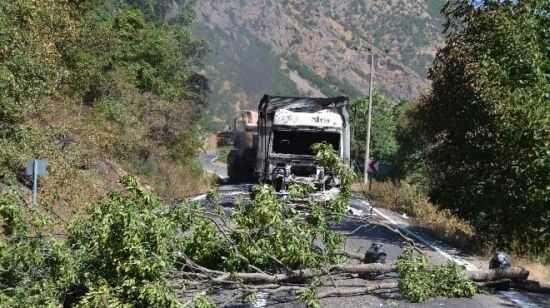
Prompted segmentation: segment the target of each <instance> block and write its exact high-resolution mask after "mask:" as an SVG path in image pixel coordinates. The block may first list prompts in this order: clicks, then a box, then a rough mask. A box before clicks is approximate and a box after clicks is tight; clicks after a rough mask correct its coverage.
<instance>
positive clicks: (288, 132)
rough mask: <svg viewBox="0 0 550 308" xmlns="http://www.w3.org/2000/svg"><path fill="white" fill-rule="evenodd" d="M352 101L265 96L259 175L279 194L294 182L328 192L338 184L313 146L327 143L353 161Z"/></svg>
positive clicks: (260, 114) (261, 112)
mask: <svg viewBox="0 0 550 308" xmlns="http://www.w3.org/2000/svg"><path fill="white" fill-rule="evenodd" d="M347 104H348V98H347V97H335V98H309V97H281V96H268V95H265V96H264V97H263V98H262V100H261V101H260V104H259V107H258V135H257V144H256V147H257V149H256V150H255V151H256V166H255V176H256V178H258V179H259V180H260V181H261V182H268V183H271V184H272V185H273V186H274V187H275V189H276V190H277V191H281V190H285V189H286V188H287V185H288V184H289V183H292V182H301V183H309V184H312V185H314V186H316V187H317V188H318V189H322V190H324V189H325V188H327V186H330V187H334V186H338V185H339V181H338V179H337V178H335V177H333V175H331V174H327V172H325V170H324V169H323V167H322V166H319V165H318V164H317V162H316V161H315V159H314V153H313V151H312V145H314V144H316V143H321V142H326V143H328V144H330V145H332V147H333V148H334V149H335V150H336V151H337V152H338V153H339V154H340V158H341V159H342V160H343V161H344V162H345V163H346V164H348V165H349V163H350V125H349V121H348V119H349V116H348V112H347V109H346V108H347Z"/></svg>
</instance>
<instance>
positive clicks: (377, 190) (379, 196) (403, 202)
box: [363, 182, 475, 249]
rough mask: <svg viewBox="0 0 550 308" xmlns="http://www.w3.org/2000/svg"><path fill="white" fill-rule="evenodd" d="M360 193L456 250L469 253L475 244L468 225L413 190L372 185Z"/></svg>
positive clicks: (393, 185) (398, 186) (411, 187)
mask: <svg viewBox="0 0 550 308" xmlns="http://www.w3.org/2000/svg"><path fill="white" fill-rule="evenodd" d="M363 193H365V194H366V195H367V196H369V197H370V198H371V199H373V200H375V202H376V205H377V206H380V207H383V208H387V209H389V210H392V211H395V212H397V213H400V214H407V215H408V216H409V217H411V219H412V222H413V224H414V225H416V226H419V227H422V228H423V229H425V230H427V231H428V232H430V233H432V234H433V235H435V236H436V237H438V238H441V239H444V240H445V241H447V242H449V243H450V244H452V245H454V246H455V247H459V248H462V249H472V248H473V247H472V244H473V243H475V241H474V239H475V230H474V228H473V227H472V226H470V225H469V224H468V223H467V222H465V221H463V220H461V219H460V218H458V217H456V216H454V215H452V214H451V212H450V211H448V210H442V209H440V208H439V207H437V206H436V205H434V204H432V203H431V202H430V201H429V200H428V198H426V197H425V196H423V195H422V194H421V193H419V192H418V191H417V190H416V189H415V187H413V186H411V185H408V184H406V183H403V184H399V185H396V184H392V183H390V182H373V183H372V185H371V190H370V191H369V190H367V189H365V188H363Z"/></svg>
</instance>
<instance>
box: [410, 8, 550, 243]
mask: <svg viewBox="0 0 550 308" xmlns="http://www.w3.org/2000/svg"><path fill="white" fill-rule="evenodd" d="M549 4H550V3H549V2H548V1H544V0H532V1H527V0H525V1H482V2H480V3H477V4H475V5H474V4H471V2H470V1H450V2H449V4H447V5H446V7H445V8H444V13H445V14H446V15H447V19H448V22H447V32H446V46H445V47H443V48H442V49H441V50H440V51H439V52H438V54H437V57H436V60H435V62H434V65H433V67H432V69H431V70H430V75H429V76H430V79H431V80H432V91H431V93H430V94H429V95H426V96H425V97H423V98H422V99H421V101H420V103H419V105H418V106H416V107H415V108H414V110H412V111H411V113H410V115H409V119H410V123H412V125H410V126H409V127H408V128H409V136H412V137H413V138H415V140H416V143H417V149H418V151H417V153H421V160H423V161H425V163H426V167H427V168H426V169H427V174H428V177H429V183H430V184H429V185H430V187H429V188H430V192H431V196H432V198H433V199H434V200H435V201H436V202H438V203H440V204H442V205H443V206H445V207H448V208H450V209H452V210H453V211H454V212H456V213H458V214H460V215H462V216H464V217H466V218H468V219H469V220H470V221H471V222H472V223H473V224H474V225H475V226H476V227H477V228H478V229H479V231H480V232H479V233H480V234H483V235H485V236H486V237H488V238H492V239H494V240H496V241H497V243H498V244H500V245H503V246H512V245H516V244H518V243H519V245H518V246H520V247H522V249H525V248H526V247H528V246H531V247H532V248H534V252H537V251H540V250H539V249H544V247H545V246H546V243H548V241H549V240H550V229H549V228H548V225H549V224H550V190H549V188H550V151H549V149H550V143H549V141H550V82H549V76H550V49H549V48H548V46H549V42H550V36H549V34H550V32H549V30H548V29H550V5H549ZM409 140H410V139H409ZM512 240H517V243H512Z"/></svg>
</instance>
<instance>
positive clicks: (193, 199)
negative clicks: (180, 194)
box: [189, 194, 206, 202]
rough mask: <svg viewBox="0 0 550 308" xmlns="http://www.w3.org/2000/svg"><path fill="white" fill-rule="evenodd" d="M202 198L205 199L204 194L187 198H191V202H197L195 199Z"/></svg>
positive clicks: (199, 199)
mask: <svg viewBox="0 0 550 308" xmlns="http://www.w3.org/2000/svg"><path fill="white" fill-rule="evenodd" d="M204 199H206V194H202V195H198V196H196V197H193V198H191V199H189V200H191V201H192V202H197V201H201V200H204Z"/></svg>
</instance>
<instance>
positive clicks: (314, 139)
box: [273, 130, 340, 155]
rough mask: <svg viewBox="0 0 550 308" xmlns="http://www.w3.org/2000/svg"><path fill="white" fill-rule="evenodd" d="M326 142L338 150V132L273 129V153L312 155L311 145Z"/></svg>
mask: <svg viewBox="0 0 550 308" xmlns="http://www.w3.org/2000/svg"><path fill="white" fill-rule="evenodd" d="M321 142H326V143H328V144H331V145H332V147H333V148H334V149H335V150H336V151H340V133H337V132H326V131H287V130H274V131H273V153H277V154H293V155H313V152H312V150H311V146H312V145H314V144H315V143H321Z"/></svg>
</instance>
